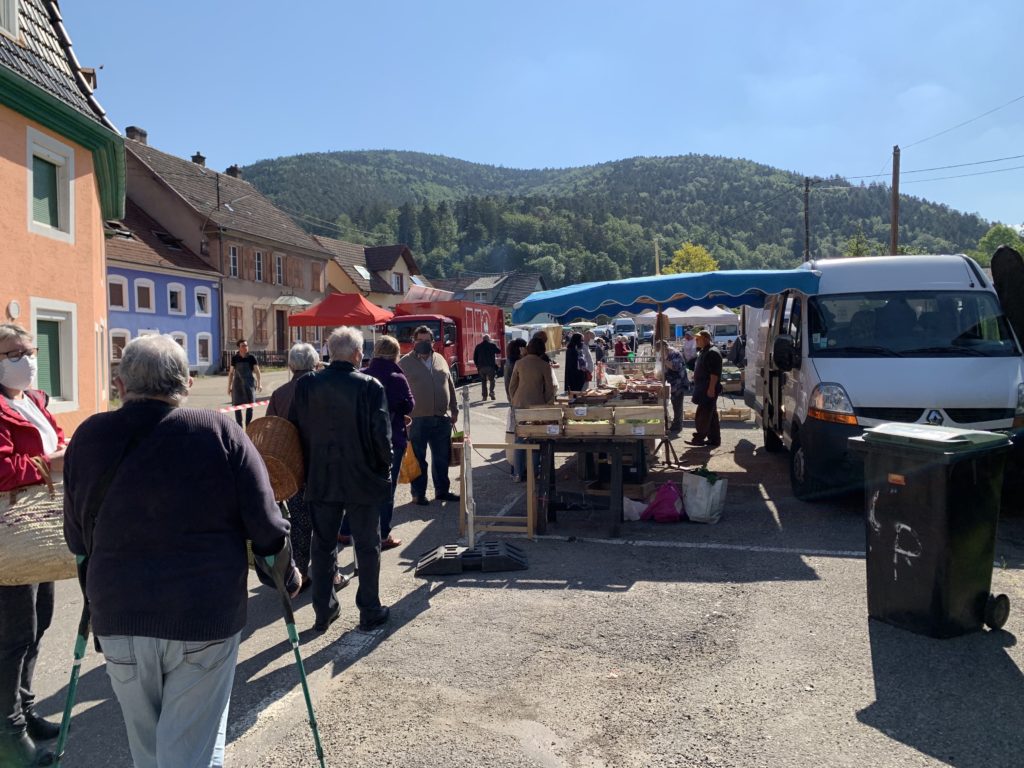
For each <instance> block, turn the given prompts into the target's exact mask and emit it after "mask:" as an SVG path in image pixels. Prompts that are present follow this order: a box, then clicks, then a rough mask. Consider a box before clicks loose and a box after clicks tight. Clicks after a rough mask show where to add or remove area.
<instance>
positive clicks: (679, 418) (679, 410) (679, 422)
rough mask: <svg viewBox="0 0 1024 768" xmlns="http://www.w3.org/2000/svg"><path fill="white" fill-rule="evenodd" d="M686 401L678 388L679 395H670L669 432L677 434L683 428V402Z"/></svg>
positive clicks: (682, 392)
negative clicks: (670, 421)
mask: <svg viewBox="0 0 1024 768" xmlns="http://www.w3.org/2000/svg"><path fill="white" fill-rule="evenodd" d="M684 399H686V392H685V391H684V390H683V389H682V388H681V387H680V389H679V393H678V394H676V393H672V397H671V400H672V424H671V426H670V427H669V429H668V431H669V432H678V431H679V430H681V429H682V428H683V400H684Z"/></svg>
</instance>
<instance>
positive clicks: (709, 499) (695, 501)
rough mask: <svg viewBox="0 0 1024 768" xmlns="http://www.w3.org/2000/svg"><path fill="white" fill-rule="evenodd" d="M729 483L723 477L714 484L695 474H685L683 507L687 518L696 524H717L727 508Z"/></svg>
mask: <svg viewBox="0 0 1024 768" xmlns="http://www.w3.org/2000/svg"><path fill="white" fill-rule="evenodd" d="M728 487H729V481H728V480H726V479H725V478H723V477H720V478H718V480H716V481H715V482H714V483H712V482H711V481H710V480H708V479H707V478H706V477H704V476H702V475H697V474H694V473H693V472H685V473H683V507H684V508H685V510H686V517H687V518H688V519H689V520H692V521H693V522H695V523H717V522H718V520H719V518H721V516H722V508H723V507H724V506H725V492H726V489H727V488H728Z"/></svg>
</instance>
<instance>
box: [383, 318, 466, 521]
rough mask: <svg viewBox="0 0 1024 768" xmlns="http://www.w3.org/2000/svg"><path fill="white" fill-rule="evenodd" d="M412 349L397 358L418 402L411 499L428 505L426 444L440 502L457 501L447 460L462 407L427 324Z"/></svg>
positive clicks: (413, 431) (419, 330) (412, 440)
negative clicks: (416, 468) (416, 465)
mask: <svg viewBox="0 0 1024 768" xmlns="http://www.w3.org/2000/svg"><path fill="white" fill-rule="evenodd" d="M414 338H415V340H416V344H415V346H414V347H413V351H412V352H410V353H409V354H407V355H405V357H403V358H402V359H401V360H399V361H398V365H399V366H401V368H402V372H403V373H405V377H406V378H407V379H408V380H409V387H410V388H411V389H412V395H413V398H415V400H416V405H415V406H414V407H413V409H412V414H411V416H412V426H411V427H410V428H409V442H410V443H412V450H413V453H415V454H416V459H417V460H418V461H419V463H420V476H419V477H417V478H416V479H415V480H413V481H412V498H413V501H414V502H415V503H416V504H419V505H421V506H427V505H428V504H430V502H429V501H428V500H427V469H428V465H427V447H428V446H429V448H430V458H431V460H432V461H433V462H434V466H433V468H432V470H433V471H432V472H431V479H432V480H433V481H434V498H436V499H438V500H439V501H458V500H459V497H458V495H457V494H454V493H452V492H451V482H450V481H449V479H448V460H449V457H450V456H451V450H452V442H451V441H452V427H453V426H454V425H455V424H456V423H457V422H458V419H459V406H458V404H457V403H456V401H455V385H454V384H452V376H451V370H450V369H449V368H448V363H446V362H445V359H444V357H443V356H441V355H439V354H437V353H436V352H435V351H434V349H433V347H432V346H431V340H432V339H433V334H432V333H431V332H430V329H429V328H427V327H426V326H421V327H419V328H417V329H416V333H415V336H414Z"/></svg>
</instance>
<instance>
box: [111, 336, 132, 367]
mask: <svg viewBox="0 0 1024 768" xmlns="http://www.w3.org/2000/svg"><path fill="white" fill-rule="evenodd" d="M131 340H132V333H131V331H129V330H127V329H126V328H112V329H111V331H110V359H111V361H112V362H115V363H117V362H120V360H121V355H122V354H124V348H125V345H126V344H127V343H128V342H129V341H131Z"/></svg>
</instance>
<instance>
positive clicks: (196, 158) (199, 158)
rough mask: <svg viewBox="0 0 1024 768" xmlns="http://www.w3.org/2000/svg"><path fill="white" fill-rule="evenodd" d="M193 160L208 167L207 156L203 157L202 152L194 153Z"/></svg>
mask: <svg viewBox="0 0 1024 768" xmlns="http://www.w3.org/2000/svg"><path fill="white" fill-rule="evenodd" d="M192 162H193V163H195V164H196V165H198V166H201V167H203V168H205V167H206V158H205V157H203V155H202V153H201V152H196V153H195V154H194V155H192Z"/></svg>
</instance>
